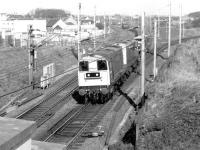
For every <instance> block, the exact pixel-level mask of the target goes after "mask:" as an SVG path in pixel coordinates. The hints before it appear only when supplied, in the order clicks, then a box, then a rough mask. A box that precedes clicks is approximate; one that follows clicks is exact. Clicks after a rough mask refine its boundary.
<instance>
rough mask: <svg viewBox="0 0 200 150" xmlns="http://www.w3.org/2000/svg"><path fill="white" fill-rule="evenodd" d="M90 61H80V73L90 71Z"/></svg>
mask: <svg viewBox="0 0 200 150" xmlns="http://www.w3.org/2000/svg"><path fill="white" fill-rule="evenodd" d="M88 68H89V66H88V61H80V62H79V71H88Z"/></svg>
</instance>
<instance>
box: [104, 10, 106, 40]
mask: <svg viewBox="0 0 200 150" xmlns="http://www.w3.org/2000/svg"><path fill="white" fill-rule="evenodd" d="M103 20H104V23H103V24H104V39H105V38H106V15H105V12H104V16H103Z"/></svg>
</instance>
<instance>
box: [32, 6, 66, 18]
mask: <svg viewBox="0 0 200 150" xmlns="http://www.w3.org/2000/svg"><path fill="white" fill-rule="evenodd" d="M29 14H30V13H29ZM69 15H70V13H69V12H66V11H64V10H62V9H41V8H37V9H35V11H34V12H33V11H32V16H33V17H34V18H43V19H46V18H62V17H68V16H69Z"/></svg>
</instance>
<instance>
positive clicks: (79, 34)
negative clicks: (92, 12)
mask: <svg viewBox="0 0 200 150" xmlns="http://www.w3.org/2000/svg"><path fill="white" fill-rule="evenodd" d="M78 7H79V9H78V60H80V56H81V53H80V41H81V31H80V30H81V23H80V15H81V3H79V4H78ZM78 62H79V61H78Z"/></svg>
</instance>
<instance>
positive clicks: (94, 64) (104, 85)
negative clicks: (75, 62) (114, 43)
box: [78, 55, 110, 102]
mask: <svg viewBox="0 0 200 150" xmlns="http://www.w3.org/2000/svg"><path fill="white" fill-rule="evenodd" d="M78 85H79V95H81V96H84V97H85V98H86V99H89V100H90V101H94V102H101V101H102V102H103V101H104V100H103V99H105V98H104V96H105V95H107V94H108V93H109V86H110V73H109V65H108V61H107V60H106V59H105V58H104V57H102V56H98V55H95V56H86V57H83V58H82V59H81V60H80V61H79V70H78Z"/></svg>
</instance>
